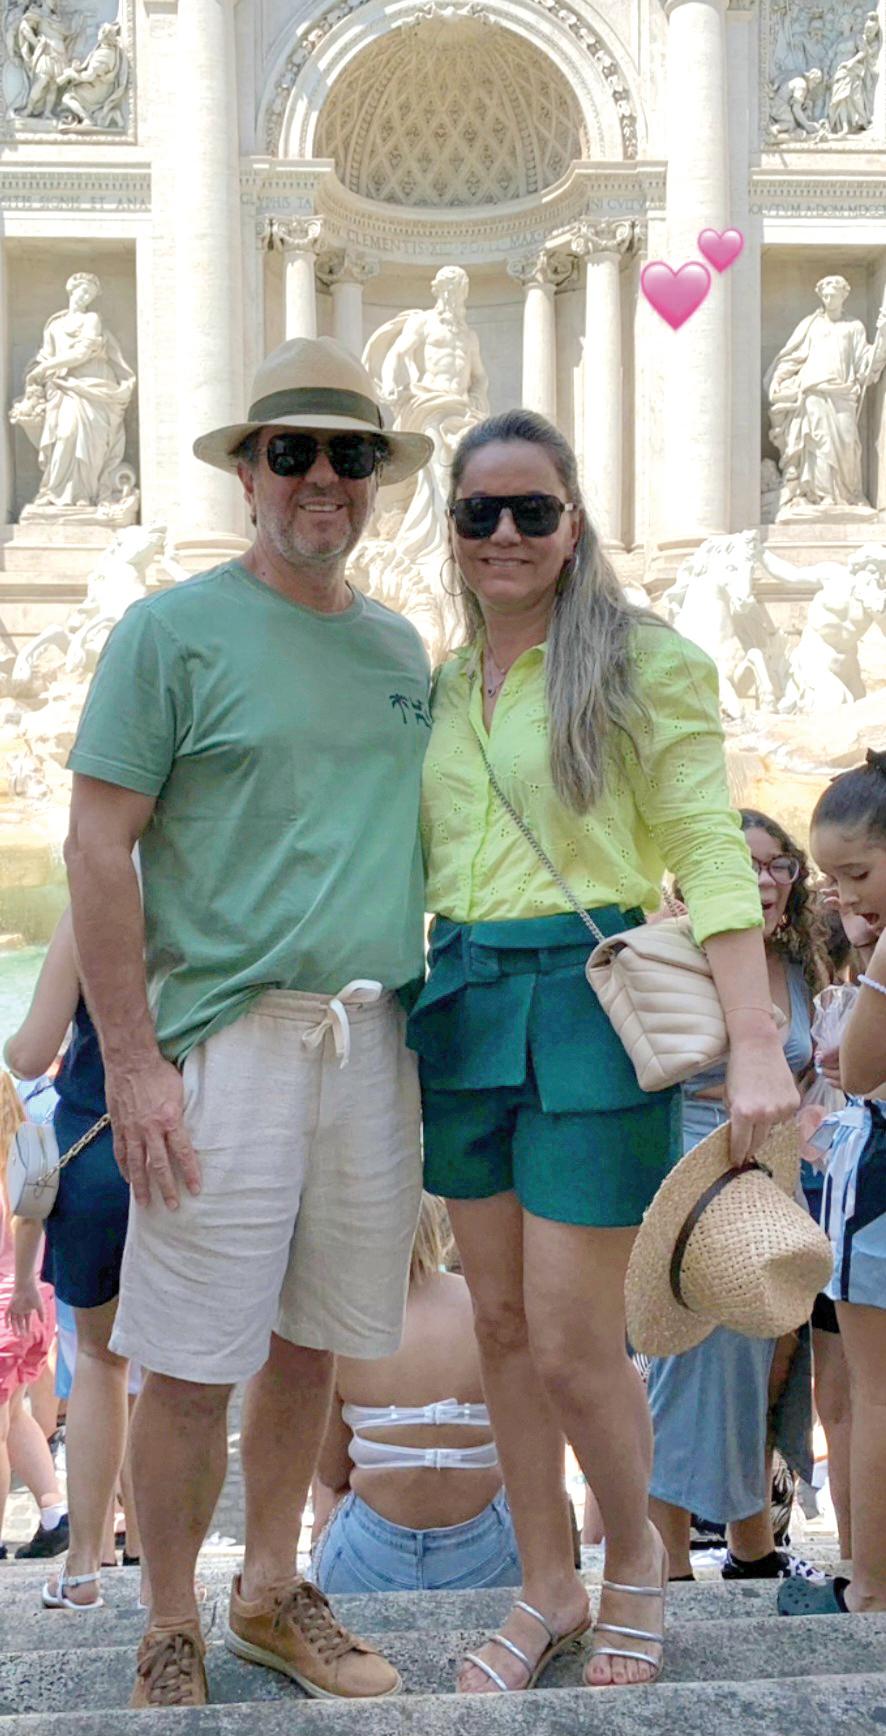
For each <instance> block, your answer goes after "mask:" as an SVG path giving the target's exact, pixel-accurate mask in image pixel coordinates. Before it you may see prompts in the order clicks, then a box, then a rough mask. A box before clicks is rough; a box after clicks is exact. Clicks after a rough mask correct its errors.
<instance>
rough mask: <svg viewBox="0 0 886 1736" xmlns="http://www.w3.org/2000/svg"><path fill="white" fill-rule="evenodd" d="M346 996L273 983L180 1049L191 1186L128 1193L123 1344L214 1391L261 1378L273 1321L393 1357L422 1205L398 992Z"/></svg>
mask: <svg viewBox="0 0 886 1736" xmlns="http://www.w3.org/2000/svg"><path fill="white" fill-rule="evenodd" d="M372 986H373V987H376V985H372ZM376 992H377V987H376ZM355 999H356V996H355V995H345V1000H346V1001H347V1002H348V1004H347V1006H346V1008H345V1009H344V1011H343V1012H342V1011H341V1002H340V1001H339V1002H335V1001H330V997H328V996H325V995H304V994H296V993H291V992H289V991H284V990H272V991H270V992H268V993H266V994H264V995H262V996H261V998H260V999H259V1000H257V1001H256V1002H255V1004H254V1005H253V1006H252V1007H251V1008H250V1010H249V1011H248V1012H246V1013H244V1014H243V1015H242V1017H241V1018H239V1019H237V1020H236V1021H235V1022H234V1023H233V1024H231V1025H228V1026H226V1027H225V1028H224V1029H223V1030H221V1031H218V1032H217V1033H216V1034H215V1035H214V1036H212V1037H210V1038H209V1039H208V1040H207V1042H206V1043H204V1044H202V1045H200V1046H199V1047H198V1048H196V1049H194V1050H192V1051H191V1053H190V1054H189V1055H188V1057H187V1059H186V1061H185V1064H184V1069H183V1079H184V1090H185V1125H186V1127H187V1130H188V1133H189V1135H190V1137H191V1140H192V1142H193V1145H194V1149H195V1151H196V1152H197V1156H198V1158H199V1160H200V1170H201V1177H202V1188H201V1191H200V1193H199V1194H196V1195H192V1194H189V1193H187V1192H186V1191H185V1189H184V1188H183V1187H182V1188H181V1203H180V1205H179V1209H178V1211H169V1210H168V1209H167V1207H166V1206H164V1204H163V1202H162V1200H159V1199H154V1200H152V1202H151V1204H150V1205H148V1206H138V1205H136V1203H135V1200H133V1201H132V1202H131V1205H130V1212H129V1232H128V1235H127V1238H126V1250H125V1253H124V1256H123V1271H122V1277H121V1283H120V1304H119V1309H118V1313H117V1319H116V1323H115V1326H114V1332H113V1338H112V1345H113V1349H114V1350H115V1351H116V1352H117V1353H118V1355H120V1356H128V1357H133V1358H134V1359H136V1360H138V1361H139V1362H141V1363H142V1364H143V1365H144V1367H145V1368H146V1369H150V1370H152V1371H154V1372H155V1373H157V1374H167V1375H172V1376H173V1377H175V1378H177V1379H179V1380H190V1381H200V1382H205V1383H207V1384H210V1385H214V1384H226V1383H228V1382H234V1381H239V1380H245V1379H246V1378H247V1377H248V1376H249V1375H252V1374H255V1373H256V1371H257V1370H258V1369H259V1368H261V1367H262V1366H263V1364H264V1362H265V1361H266V1359H267V1355H268V1348H269V1344H270V1335H271V1332H272V1331H274V1332H276V1333H278V1334H279V1336H280V1337H281V1338H285V1339H288V1340H289V1341H290V1342H291V1343H293V1344H304V1345H307V1346H309V1347H311V1348H312V1349H316V1350H330V1351H333V1352H335V1354H336V1355H339V1356H357V1357H377V1356H387V1355H389V1354H390V1353H391V1352H392V1351H394V1350H396V1348H397V1346H398V1344H399V1342H400V1333H401V1329H402V1323H403V1310H404V1307H405V1302H406V1288H407V1281H408V1273H409V1260H410V1254H411V1249H412V1238H413V1235H414V1233H415V1225H416V1221H417V1217H418V1209H419V1203H420V1199H421V1156H420V1143H419V1125H420V1118H419V1093H418V1078H417V1071H416V1063H415V1057H414V1056H413V1055H412V1054H411V1053H410V1052H409V1050H408V1049H406V1047H405V1045H404V1041H403V1027H404V1017H403V1011H402V1008H401V1007H400V1005H399V1003H398V1001H397V1000H396V999H395V998H394V997H393V996H392V995H390V994H386V995H384V996H382V998H381V999H379V1000H377V1001H376V1002H375V1004H372V1005H360V1004H356V1005H355V1004H353V1003H354V1000H355ZM331 1009H332V1012H335V1017H332V1016H331ZM336 1009H338V1010H336ZM305 1039H307V1042H306V1041H305ZM348 1049H349V1050H350V1053H349V1055H348V1053H347V1051H348ZM343 1058H344V1059H345V1061H346V1064H345V1065H342V1064H341V1062H342V1059H343ZM152 1193H154V1194H156V1184H155V1186H154V1188H153V1189H152Z"/></svg>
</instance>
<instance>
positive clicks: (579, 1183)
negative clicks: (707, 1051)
mask: <svg viewBox="0 0 886 1736" xmlns="http://www.w3.org/2000/svg"><path fill="white" fill-rule="evenodd" d="M591 914H592V915H593V917H594V920H595V921H596V923H597V925H598V927H599V928H600V929H602V931H603V933H604V934H617V933H618V932H619V931H620V930H621V929H624V928H629V927H634V926H636V925H637V924H638V923H639V922H642V921H643V912H642V911H640V910H630V911H622V910H619V909H618V907H617V906H615V905H607V906H605V907H604V908H603V909H599V910H594V911H592V912H591ZM591 947H592V937H591V936H590V935H589V934H588V931H587V929H586V928H585V926H584V924H583V922H582V921H581V918H580V917H579V916H578V915H563V916H544V917H532V918H527V919H526V920H523V921H517V922H474V923H455V922H450V921H449V919H448V918H446V917H437V919H436V921H435V923H434V927H433V932H432V937H431V948H430V956H429V975H428V979H427V981H426V983H425V985H424V988H423V989H422V991H421V994H420V995H419V998H418V1000H417V1002H416V1004H415V1006H414V1008H413V1010H412V1013H411V1015H410V1018H409V1024H408V1031H407V1041H408V1043H409V1044H410V1046H411V1047H412V1048H413V1049H415V1050H416V1051H417V1053H418V1056H419V1066H420V1074H421V1085H422V1103H423V1114H424V1150H425V1187H426V1188H427V1189H428V1190H429V1192H431V1193H437V1194H443V1195H444V1197H445V1198H447V1199H488V1198H490V1197H491V1196H492V1195H493V1194H498V1193H506V1192H510V1191H511V1190H513V1191H514V1192H516V1194H517V1197H518V1199H519V1200H520V1203H521V1205H523V1206H525V1208H526V1210H527V1211H530V1212H533V1213H535V1215H536V1216H537V1217H540V1218H550V1219H553V1220H554V1222H556V1223H562V1224H588V1225H593V1226H596V1227H600V1228H602V1227H616V1226H629V1225H633V1224H638V1223H639V1222H640V1220H641V1218H642V1216H643V1213H644V1211H645V1209H646V1207H647V1205H648V1204H649V1202H650V1200H651V1199H652V1197H653V1195H654V1194H655V1192H656V1190H657V1189H658V1187H659V1184H660V1183H661V1181H662V1180H663V1179H664V1177H665V1176H666V1175H667V1173H668V1171H669V1170H670V1169H671V1168H672V1167H673V1165H674V1164H675V1163H676V1162H677V1161H678V1159H679V1158H680V1156H681V1154H682V1138H681V1103H680V1092H679V1090H678V1089H673V1090H669V1091H656V1092H647V1091H642V1090H641V1089H640V1086H639V1085H638V1084H637V1079H636V1075H635V1073H634V1069H633V1066H632V1065H631V1062H630V1060H629V1059H628V1056H627V1054H626V1052H625V1050H624V1048H623V1047H622V1044H621V1042H620V1040H619V1038H618V1037H617V1036H616V1034H615V1032H614V1031H613V1029H612V1026H611V1025H610V1023H609V1020H608V1018H607V1017H606V1014H605V1013H604V1011H603V1009H602V1007H601V1006H600V1004H599V1002H598V1000H597V997H596V995H595V994H594V992H593V990H592V989H591V988H590V987H589V985H588V982H587V980H586V978H585V974H584V968H585V963H586V961H587V957H588V953H589V951H590V950H591Z"/></svg>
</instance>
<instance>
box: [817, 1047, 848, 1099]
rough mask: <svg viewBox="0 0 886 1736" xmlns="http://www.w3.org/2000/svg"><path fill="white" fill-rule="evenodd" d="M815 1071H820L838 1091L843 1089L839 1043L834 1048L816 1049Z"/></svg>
mask: <svg viewBox="0 0 886 1736" xmlns="http://www.w3.org/2000/svg"><path fill="white" fill-rule="evenodd" d="M815 1071H816V1073H820V1074H821V1076H822V1078H823V1079H826V1080H827V1082H828V1084H829V1085H834V1086H835V1087H836V1089H837V1090H838V1091H842V1089H843V1086H842V1083H841V1080H840V1048H839V1044H838V1045H837V1047H836V1048H833V1049H816V1051H815Z"/></svg>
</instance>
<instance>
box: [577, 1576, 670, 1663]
mask: <svg viewBox="0 0 886 1736" xmlns="http://www.w3.org/2000/svg"><path fill="white" fill-rule="evenodd" d="M667 1585H668V1556H667V1551H665V1554H664V1558H663V1561H662V1583H661V1585H619V1584H618V1583H617V1582H616V1581H615V1580H614V1579H604V1581H603V1584H602V1586H601V1591H621V1592H625V1593H626V1594H627V1595H628V1596H630V1597H660V1598H661V1606H662V1622H661V1625H662V1632H661V1633H658V1634H654V1633H650V1632H649V1630H648V1629H647V1628H632V1627H623V1626H622V1625H621V1623H620V1622H612V1621H598V1622H597V1623H596V1624H595V1627H594V1634H595V1635H596V1634H619V1635H620V1636H621V1637H622V1638H623V1639H627V1640H645V1641H646V1642H647V1644H648V1645H655V1646H662V1647H663V1646H664V1600H665V1593H666V1591H667ZM594 1658H636V1659H637V1662H638V1663H641V1664H648V1665H649V1667H650V1669H651V1670H652V1675H651V1676H649V1677H648V1678H647V1679H646V1681H645V1682H624V1683H620V1682H614V1683H609V1682H607V1683H603V1682H589V1681H588V1668H589V1667H590V1665H591V1664H592V1663H593V1661H594ZM663 1663H664V1657H663V1655H662V1656H660V1657H659V1658H657V1659H656V1658H651V1657H650V1656H649V1653H648V1652H640V1651H633V1650H631V1649H630V1648H629V1647H627V1646H596V1645H594V1646H592V1647H591V1652H590V1656H589V1658H588V1662H587V1665H586V1666H585V1684H586V1686H587V1687H589V1688H602V1687H604V1686H605V1687H616V1688H617V1687H626V1688H630V1687H638V1688H639V1687H648V1686H649V1683H650V1682H657V1681H658V1678H659V1676H660V1675H661V1671H662V1664H663Z"/></svg>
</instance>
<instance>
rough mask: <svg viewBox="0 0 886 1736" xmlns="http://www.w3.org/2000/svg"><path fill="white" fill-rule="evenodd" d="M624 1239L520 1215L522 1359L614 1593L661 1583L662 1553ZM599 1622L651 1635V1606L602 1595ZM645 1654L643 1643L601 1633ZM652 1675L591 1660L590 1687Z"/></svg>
mask: <svg viewBox="0 0 886 1736" xmlns="http://www.w3.org/2000/svg"><path fill="white" fill-rule="evenodd" d="M635 1235H636V1230H634V1229H591V1228H588V1227H586V1226H584V1225H580V1224H558V1223H553V1222H551V1221H549V1220H548V1219H546V1218H538V1217H535V1216H533V1214H532V1213H530V1212H526V1213H524V1237H523V1242H524V1246H523V1260H524V1298H525V1306H526V1318H527V1321H528V1323H529V1338H530V1344H531V1347H532V1356H533V1360H534V1362H535V1366H536V1368H537V1369H538V1371H539V1374H540V1376H541V1379H542V1382H543V1385H544V1387H545V1390H546V1392H547V1394H548V1399H549V1401H550V1404H551V1406H552V1409H553V1411H554V1413H555V1415H556V1417H557V1419H558V1421H559V1425H560V1428H561V1429H562V1430H563V1433H564V1434H565V1435H566V1438H567V1440H568V1441H569V1443H570V1445H571V1447H572V1450H573V1452H574V1453H575V1456H576V1458H577V1459H578V1462H579V1464H580V1465H581V1468H582V1470H583V1472H584V1474H585V1476H586V1478H587V1480H588V1482H589V1483H590V1485H591V1487H592V1488H593V1489H594V1491H595V1493H596V1495H597V1499H598V1501H599V1503H600V1512H601V1514H602V1518H603V1527H604V1530H605V1533H606V1559H605V1576H606V1578H607V1579H610V1580H614V1581H616V1582H617V1583H619V1584H622V1585H639V1586H647V1585H648V1586H654V1585H659V1584H660V1582H661V1574H662V1567H663V1553H664V1552H663V1545H662V1541H661V1538H660V1537H659V1536H658V1533H657V1532H656V1530H655V1528H654V1526H653V1525H651V1524H650V1521H649V1517H648V1503H649V1476H650V1472H651V1469H652V1423H651V1421H650V1416H649V1407H648V1405H647V1402H646V1392H645V1389H644V1386H643V1382H642V1380H641V1379H640V1376H639V1374H638V1372H637V1370H636V1368H635V1367H634V1364H633V1363H632V1361H631V1360H630V1357H629V1356H628V1354H627V1348H626V1337H625V1318H624V1300H623V1298H624V1279H625V1272H626V1270H627V1263H628V1257H629V1255H630V1251H631V1247H632V1245H633V1241H634V1236H635ZM601 1616H602V1618H603V1620H604V1621H606V1622H611V1623H614V1624H622V1625H624V1626H626V1627H632V1628H642V1629H643V1630H645V1631H648V1632H651V1633H655V1632H660V1630H661V1621H662V1606H661V1603H660V1602H659V1600H658V1599H657V1598H651V1597H631V1596H629V1595H628V1594H626V1593H618V1592H604V1593H603V1597H602V1600H601ZM600 1637H601V1640H603V1641H606V1642H609V1641H611V1643H612V1645H614V1646H619V1645H624V1646H625V1647H626V1648H627V1649H629V1650H630V1649H633V1650H635V1651H636V1650H640V1651H647V1650H648V1651H649V1653H650V1657H651V1658H653V1659H655V1660H657V1659H658V1656H659V1649H658V1647H657V1646H655V1645H653V1644H652V1643H651V1642H647V1641H639V1642H638V1641H631V1640H629V1639H624V1640H622V1639H620V1637H619V1636H618V1635H617V1634H601V1636H600ZM654 1673H655V1672H654V1665H652V1664H644V1663H641V1662H640V1661H639V1660H637V1659H635V1658H609V1657H604V1656H600V1657H597V1658H595V1659H594V1661H593V1662H592V1663H590V1664H589V1666H588V1670H587V1675H586V1679H587V1681H588V1682H589V1684H590V1685H591V1686H592V1687H605V1686H607V1685H608V1684H610V1683H615V1684H623V1683H629V1682H644V1681H649V1680H650V1679H651V1678H652V1676H653V1675H654Z"/></svg>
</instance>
